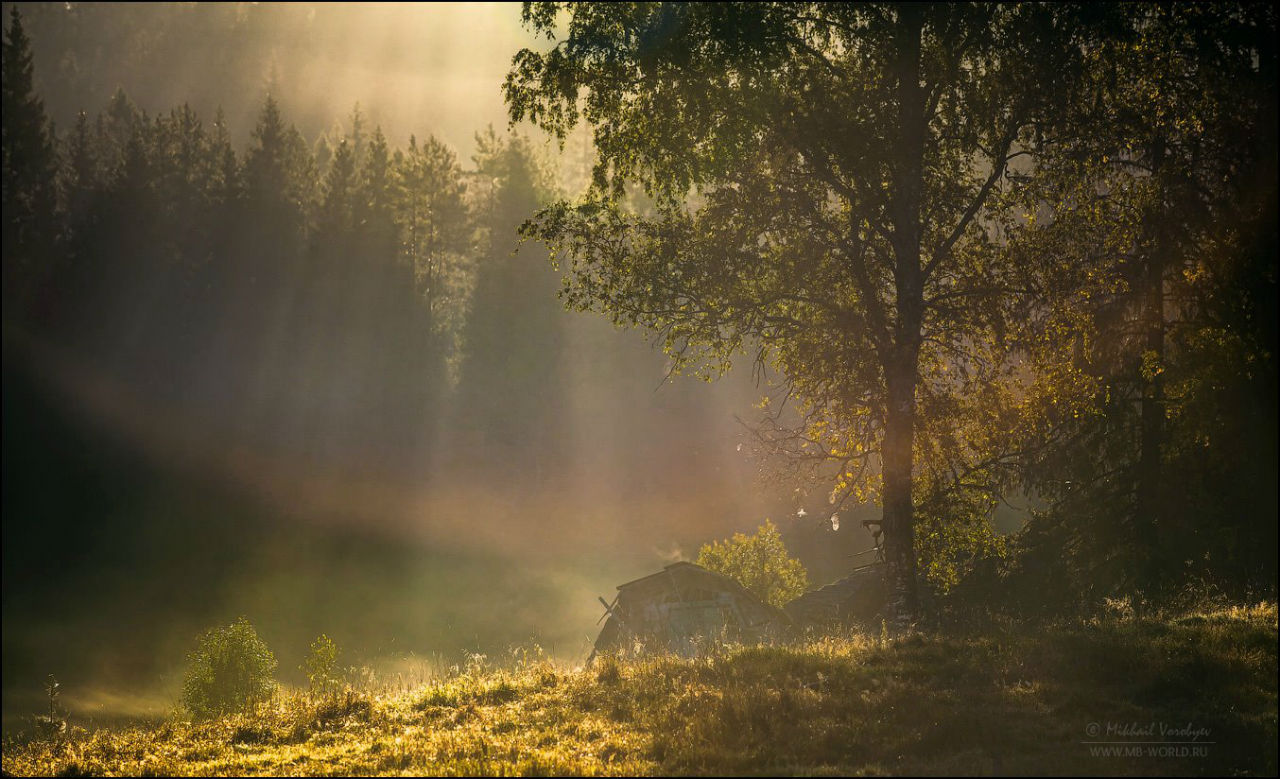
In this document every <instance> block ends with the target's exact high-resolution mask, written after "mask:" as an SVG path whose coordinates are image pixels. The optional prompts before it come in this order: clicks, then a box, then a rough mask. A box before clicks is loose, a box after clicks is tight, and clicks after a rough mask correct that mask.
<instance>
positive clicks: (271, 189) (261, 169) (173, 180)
mask: <svg viewBox="0 0 1280 779" xmlns="http://www.w3.org/2000/svg"><path fill="white" fill-rule="evenodd" d="M20 24H21V23H20V21H19V20H18V16H17V14H16V12H15V15H14V21H13V24H12V30H11V32H10V36H11V38H12V43H6V47H5V68H6V75H5V87H4V88H5V221H6V225H5V266H4V267H5V279H4V298H5V299H4V307H5V321H6V326H9V327H16V328H20V329H21V330H23V331H26V332H28V333H30V334H32V335H35V336H38V337H40V338H44V339H49V340H51V341H52V342H54V343H57V344H60V345H62V346H64V347H66V348H69V349H71V350H73V351H74V352H75V353H76V354H78V355H81V356H82V357H83V358H84V359H87V360H90V361H91V362H92V364H93V365H94V368H95V369H96V370H99V371H105V372H108V373H110V374H111V375H113V376H114V377H116V378H117V379H119V380H120V381H123V382H125V383H127V384H128V385H129V386H131V387H137V388H139V389H140V390H141V392H143V393H144V394H145V399H146V401H148V402H154V403H158V404H161V406H163V407H166V408H172V407H178V408H177V411H178V412H180V413H181V414H182V415H183V416H185V417H187V418H190V419H197V420H206V421H207V423H208V426H209V431H208V432H211V433H212V432H215V431H216V432H217V433H219V434H224V435H229V436H231V437H232V438H233V439H235V440H241V441H246V442H251V443H254V444H255V445H259V446H271V447H280V448H282V449H284V450H287V451H290V452H294V453H306V456H308V457H313V458H317V459H319V460H320V461H322V462H325V463H328V464H337V463H342V464H345V465H348V466H350V465H356V464H362V465H373V466H376V467H383V468H385V467H388V466H407V467H410V468H412V467H414V466H421V465H422V461H421V458H422V457H424V456H426V455H427V454H428V453H427V452H426V451H424V448H425V447H427V446H428V445H429V443H430V442H432V441H433V440H434V439H435V435H436V432H437V431H435V430H433V426H434V425H436V424H437V423H438V422H439V421H440V419H441V418H443V417H446V416H449V415H450V412H454V411H456V412H457V413H458V414H459V415H460V417H461V418H462V419H464V420H469V421H471V422H474V423H476V424H477V425H481V426H485V427H486V430H480V431H479V432H478V435H479V437H480V438H481V439H487V438H490V437H496V438H499V439H502V438H504V437H506V438H510V437H516V438H518V439H520V440H521V441H522V443H523V444H524V446H525V447H527V448H529V449H537V450H540V453H541V454H542V455H543V456H545V455H546V454H548V453H551V452H552V451H553V449H554V442H553V440H552V439H553V438H554V435H553V434H552V431H542V432H541V433H539V432H538V431H534V430H532V429H524V428H529V427H530V426H531V425H532V426H536V425H538V424H539V420H555V419H556V418H557V415H556V414H555V413H554V408H553V407H552V406H553V405H554V403H555V402H556V400H557V398H559V394H558V393H557V391H556V382H555V378H556V377H555V371H556V370H557V368H558V364H557V360H556V356H557V349H558V346H557V344H558V342H559V341H560V340H562V339H561V336H560V334H559V332H558V328H559V327H560V320H559V317H560V316H561V315H562V314H561V311H560V310H559V306H558V305H557V304H556V301H555V290H556V288H557V286H558V284H557V281H556V278H555V275H554V274H553V273H552V272H551V271H550V269H549V267H548V264H547V262H546V260H545V255H543V256H542V257H541V258H539V257H538V256H535V255H537V252H536V251H532V250H527V251H523V252H521V253H520V254H519V255H513V254H512V252H513V250H514V249H515V248H516V242H517V240H518V236H517V235H516V227H518V225H519V224H520V222H521V221H522V220H523V219H524V218H525V217H526V216H527V215H528V214H529V213H531V212H532V211H533V210H535V209H536V208H537V207H538V205H539V204H540V203H541V202H543V201H544V200H545V199H546V197H548V195H549V192H550V187H551V186H552V183H551V181H550V180H549V177H548V176H547V175H546V174H545V173H543V172H542V171H541V169H540V165H539V162H538V160H537V159H536V156H535V154H534V152H533V150H532V148H531V146H530V145H529V144H528V143H527V141H525V140H524V139H522V138H519V137H502V136H499V135H496V134H494V133H493V132H492V131H490V132H489V133H488V134H487V135H484V136H477V138H478V143H479V145H478V148H477V151H476V156H475V157H474V163H475V165H474V169H472V170H466V171H464V169H463V166H462V164H461V163H460V162H459V160H458V159H457V155H456V154H455V153H454V152H453V150H451V149H449V148H448V147H447V146H445V145H444V144H442V143H441V142H440V141H438V140H437V139H435V138H434V137H428V138H426V139H424V140H421V141H419V140H418V139H417V138H412V137H411V138H410V139H409V143H408V145H407V147H404V148H399V149H396V148H392V145H391V144H390V143H389V141H388V139H387V138H385V137H384V136H383V134H382V132H381V130H380V128H377V127H375V128H372V129H370V128H369V127H367V126H366V123H365V121H364V120H363V118H362V116H361V114H360V111H359V108H358V107H357V109H356V110H355V112H354V113H353V115H352V116H351V117H350V120H349V122H348V123H347V129H346V133H345V135H344V137H341V138H321V139H319V140H318V141H317V142H316V143H315V144H311V143H309V142H308V141H307V140H306V139H304V138H303V137H302V135H301V134H300V133H299V132H298V131H297V130H296V129H295V128H294V127H293V126H292V125H291V124H290V123H289V122H288V120H287V118H286V117H285V116H284V114H283V112H282V110H281V107H280V106H279V104H278V103H277V102H276V101H275V99H273V98H272V97H267V98H266V100H265V102H264V104H263V106H262V110H261V113H260V116H259V118H258V122H257V124H256V126H255V127H254V128H253V130H252V134H251V140H250V143H249V144H248V147H247V148H245V149H239V150H238V149H236V148H233V145H232V143H231V141H230V137H231V134H230V132H229V130H228V127H227V125H226V122H225V121H224V119H223V118H222V116H221V114H219V115H218V116H216V117H214V118H213V119H212V120H211V121H206V120H205V119H204V118H202V117H200V116H197V115H196V113H195V112H194V111H192V110H191V109H190V108H189V107H188V106H186V105H183V106H181V107H178V108H175V109H173V110H171V111H170V112H168V113H167V114H163V115H157V116H148V115H147V114H146V113H145V112H143V111H141V110H140V109H138V108H137V107H136V106H135V105H134V104H133V103H132V102H131V101H130V100H129V98H128V97H127V96H126V95H125V94H124V93H123V92H117V94H116V95H115V96H114V97H113V98H112V100H111V102H110V104H109V105H108V106H106V108H105V109H104V110H102V111H101V112H100V113H98V114H97V115H96V116H95V115H90V114H88V113H82V114H81V115H80V117H79V119H78V120H77V122H76V124H75V126H74V127H71V128H66V130H65V131H64V132H62V133H61V134H59V136H58V137H56V138H55V137H54V135H53V133H52V130H51V128H50V127H49V126H48V122H47V120H46V119H45V116H44V113H43V110H42V106H41V103H40V101H39V98H38V97H37V96H36V95H34V94H33V92H32V90H31V63H30V53H29V45H28V43H27V42H26V41H25V40H24V36H23V33H22V31H21V26H20ZM473 289H474V293H475V294H474V297H473V296H472V291H473ZM468 308H470V310H471V315H470V316H467V315H466V314H467V311H468ZM513 321H515V322H519V327H518V328H514V329H513V328H512V327H511V326H510V324H509V323H510V322H513ZM464 339H467V340H469V341H470V343H471V346H469V347H468V348H467V349H466V350H465V353H464V351H463V349H462V348H461V344H462V343H463V340H464ZM513 360H514V361H523V362H524V363H525V364H512V361H513ZM486 361H488V362H489V363H494V362H495V361H497V363H498V364H486ZM459 382H461V385H460V387H459V392H458V393H457V394H458V397H459V398H460V400H459V402H458V404H457V407H456V408H455V407H454V405H453V403H452V401H451V397H450V396H451V394H452V393H451V389H452V388H453V385H457V384H458V383H459ZM511 382H517V383H519V384H520V385H521V386H522V387H523V390H522V392H520V393H517V394H514V395H508V392H509V390H510V387H509V386H508V384H510V383H511ZM495 383H496V385H497V386H495ZM539 404H541V406H539ZM548 404H551V405H548ZM543 407H545V408H543ZM534 412H538V413H534ZM486 431H489V432H493V434H494V435H493V436H490V435H489V434H488V432H486ZM530 436H532V438H530ZM472 438H474V436H472Z"/></svg>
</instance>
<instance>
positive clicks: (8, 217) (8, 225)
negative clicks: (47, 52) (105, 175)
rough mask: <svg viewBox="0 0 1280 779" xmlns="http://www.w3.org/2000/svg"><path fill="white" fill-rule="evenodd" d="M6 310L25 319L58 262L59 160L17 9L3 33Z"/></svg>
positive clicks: (29, 46)
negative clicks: (40, 288)
mask: <svg viewBox="0 0 1280 779" xmlns="http://www.w3.org/2000/svg"><path fill="white" fill-rule="evenodd" d="M0 69H2V71H3V88H2V90H0V91H2V93H3V98H2V110H3V130H2V131H0V137H2V139H3V140H2V141H0V146H2V147H3V185H2V186H3V211H4V216H3V220H4V229H3V233H4V239H3V246H4V304H5V305H4V307H5V311H6V317H7V318H8V317H12V318H14V319H22V318H24V317H25V315H26V313H27V309H28V308H29V307H30V306H31V305H33V304H34V300H33V296H34V295H36V294H37V291H38V287H39V286H40V284H41V283H42V279H44V278H45V277H47V275H48V272H49V270H50V267H51V264H52V262H53V252H54V246H55V241H56V237H57V236H56V230H57V217H56V208H57V189H56V187H57V171H58V161H57V156H56V153H55V150H54V145H53V131H52V129H51V128H50V126H49V121H48V119H47V118H46V117H45V113H44V103H43V102H42V101H41V100H40V98H39V96H37V95H36V94H35V90H34V85H33V75H34V74H33V71H34V66H33V64H32V59H31V41H30V39H29V38H27V35H26V32H25V31H24V30H23V27H22V16H21V14H20V13H19V12H18V9H17V7H16V6H14V7H13V9H12V11H11V13H10V22H9V27H8V29H7V30H6V31H5V35H4V54H3V64H2V65H0Z"/></svg>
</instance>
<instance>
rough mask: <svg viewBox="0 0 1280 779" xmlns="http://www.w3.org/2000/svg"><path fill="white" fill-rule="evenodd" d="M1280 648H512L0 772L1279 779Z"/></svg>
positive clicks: (1084, 639) (38, 742) (54, 748)
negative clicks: (566, 659) (584, 659)
mask: <svg viewBox="0 0 1280 779" xmlns="http://www.w3.org/2000/svg"><path fill="white" fill-rule="evenodd" d="M1276 645H1277V631H1276V606H1275V604H1264V605H1259V606H1254V607H1250V608H1234V609H1225V610H1215V611H1204V612H1201V613H1195V614H1189V615H1183V616H1180V617H1177V618H1166V619H1142V618H1132V617H1130V618H1115V619H1106V620H1093V621H1078V622H1072V623H1062V624H1057V625H1048V626H1045V625H1041V626H1038V627H1035V628H1031V627H1025V626H1016V625H989V626H986V627H984V629H983V630H982V631H975V632H973V633H972V634H960V635H957V634H950V635H937V636H928V635H918V636H912V637H909V638H905V639H902V640H898V641H892V642H890V641H882V640H880V639H878V638H875V637H866V636H850V637H843V638H824V639H815V640H812V641H809V642H806V643H801V644H797V645H792V646H774V647H739V648H726V649H721V650H719V651H717V652H714V653H712V654H711V655H709V656H707V657H703V658H700V659H697V660H681V659H676V658H670V657H663V658H649V659H643V660H636V661H631V662H618V661H616V660H613V659H612V658H604V659H602V660H601V661H599V662H597V663H596V664H595V666H593V667H592V668H590V669H585V670H581V669H579V670H569V669H565V668H562V667H558V666H555V665H554V664H551V663H549V662H546V661H543V660H540V659H536V658H533V657H531V656H530V655H528V654H522V655H518V657H519V658H521V659H520V661H519V662H514V663H512V664H511V666H510V667H509V668H505V669H496V670H495V669H488V668H485V667H484V666H483V664H482V663H479V662H475V663H472V664H471V665H470V666H469V667H468V668H466V669H463V670H461V671H459V672H458V673H456V674H454V675H452V676H451V677H450V678H448V679H441V680H439V681H437V682H434V683H432V684H429V685H427V686H425V687H422V688H419V689H417V690H414V691H412V692H402V693H396V694H385V695H376V694H373V693H368V692H366V693H360V692H356V693H348V694H347V695H345V696H340V697H337V698H331V699H328V700H323V701H322V700H313V699H308V698H307V697H305V696H302V695H297V694H282V695H281V696H280V698H279V699H278V700H277V701H276V702H275V703H274V704H272V705H270V706H267V707H264V708H263V709H261V710H259V711H257V712H254V713H252V714H245V715H240V716H236V717H229V718H226V719H222V720H218V721H214V722H206V723H194V724H193V723H189V722H184V721H181V720H179V719H176V718H175V719H174V720H172V721H168V722H164V723H156V724H151V725H147V726H140V727H137V728H133V729H129V730H122V731H99V732H96V733H92V734H90V733H84V732H83V731H77V730H76V729H75V728H72V731H71V733H70V734H69V735H65V736H60V737H57V738H55V739H53V740H49V739H33V740H29V741H26V742H22V741H18V740H14V741H10V742H9V743H7V744H6V745H5V748H4V751H3V768H4V771H5V774H6V775H29V774H61V775H64V776H71V775H90V774H94V775H100V774H133V775H148V774H150V775H160V774H170V773H172V774H179V775H181V774H197V775H200V774H207V775H234V774H240V773H245V774H293V775H302V774H307V775H339V774H423V773H426V774H496V775H509V774H523V775H528V774H616V775H626V774H660V773H680V774H686V773H718V772H724V773H729V774H773V773H782V774H807V775H821V774H850V773H874V774H909V773H925V774H957V773H958V774H1002V773H1008V774H1045V773H1067V774H1104V775H1105V774H1125V775H1129V774H1157V773H1160V774H1179V775H1198V774H1218V773H1225V774H1243V775H1253V774H1272V775H1274V774H1275V773H1276V737H1277V724H1276V684H1277V675H1276V660H1277V657H1276ZM1090 742H1123V743H1111V744H1098V743H1090ZM1136 742H1160V743H1157V744H1150V743H1136ZM1175 742H1181V743H1175Z"/></svg>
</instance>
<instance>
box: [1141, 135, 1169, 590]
mask: <svg viewBox="0 0 1280 779" xmlns="http://www.w3.org/2000/svg"><path fill="white" fill-rule="evenodd" d="M1164 157H1165V148H1164V144H1163V143H1162V142H1160V141H1156V142H1155V143H1154V144H1152V149H1151V167H1152V173H1153V175H1155V176H1159V175H1160V173H1161V168H1162V167H1163V165H1164ZM1161 195H1162V196H1161V202H1158V203H1156V204H1155V207H1154V209H1153V215H1154V216H1153V219H1152V220H1151V224H1152V226H1153V227H1154V230H1155V233H1154V234H1153V235H1152V236H1151V243H1150V245H1149V246H1148V249H1147V253H1146V257H1145V258H1144V259H1145V263H1144V265H1143V268H1142V276H1143V277H1142V307H1141V314H1140V316H1141V321H1142V330H1143V355H1144V356H1143V364H1144V368H1145V367H1147V365H1146V363H1147V360H1148V359H1150V360H1151V361H1152V364H1151V366H1150V367H1151V368H1153V371H1154V372H1153V373H1151V374H1149V375H1148V374H1145V373H1144V375H1143V377H1142V409H1141V421H1140V429H1141V435H1140V440H1139V454H1138V474H1137V477H1138V478H1137V489H1136V492H1137V496H1136V501H1135V502H1136V505H1135V509H1134V516H1135V519H1136V522H1135V523H1134V524H1135V529H1136V530H1137V533H1138V536H1139V537H1138V539H1137V541H1138V542H1139V543H1140V544H1141V545H1142V548H1143V549H1145V550H1146V556H1147V566H1146V568H1147V570H1146V571H1145V573H1146V579H1147V583H1152V582H1154V581H1155V579H1157V578H1158V577H1159V575H1160V572H1161V570H1162V569H1163V562H1164V560H1163V558H1164V549H1163V548H1162V541H1161V539H1162V538H1163V536H1164V534H1162V528H1161V523H1160V520H1161V516H1160V514H1161V511H1160V495H1161V494H1162V492H1163V484H1162V480H1163V470H1164V469H1163V465H1162V455H1161V451H1162V449H1163V447H1164V428H1165V424H1164V376H1163V375H1162V370H1163V366H1164V352H1165V348H1164V347H1165V323H1164V273H1165V266H1166V264H1167V262H1166V258H1165V252H1166V251H1167V247H1168V241H1167V240H1166V239H1165V238H1163V237H1162V236H1161V235H1160V227H1159V225H1160V224H1161V223H1162V222H1163V216H1164V213H1165V206H1164V202H1163V189H1161ZM1165 530H1167V528H1166V529H1165Z"/></svg>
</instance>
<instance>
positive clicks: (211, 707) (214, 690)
mask: <svg viewBox="0 0 1280 779" xmlns="http://www.w3.org/2000/svg"><path fill="white" fill-rule="evenodd" d="M187 661H188V667H187V674H186V677H185V678H184V679H183V682H182V705H183V707H184V708H186V709H187V710H188V711H190V712H191V713H192V714H193V715H195V716H196V717H211V716H215V715H218V714H226V713H229V712H234V711H242V710H244V709H246V708H248V707H250V706H252V705H253V704H255V703H260V702H262V701H265V700H267V699H268V698H270V697H271V694H272V693H273V692H274V691H275V688H276V683H275V680H274V679H273V678H272V676H271V675H272V674H273V673H274V672H275V670H276V658H275V656H274V655H272V654H271V650H270V649H268V648H267V645H266V644H265V643H263V641H262V639H260V638H258V633H257V631H255V630H254V629H253V625H251V624H250V623H249V620H247V619H245V618H244V617H240V618H239V619H237V620H236V621H235V622H233V623H231V624H230V625H227V626H226V627H220V628H214V629H212V630H210V631H209V632H207V633H205V634H204V635H203V636H201V637H200V641H199V644H198V645H197V646H196V649H195V651H193V652H192V653H191V654H190V655H188V656H187Z"/></svg>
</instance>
